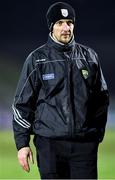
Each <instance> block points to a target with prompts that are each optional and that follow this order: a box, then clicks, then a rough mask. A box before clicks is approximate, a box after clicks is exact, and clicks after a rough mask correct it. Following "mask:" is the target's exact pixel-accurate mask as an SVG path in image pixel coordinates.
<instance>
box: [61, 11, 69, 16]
mask: <svg viewBox="0 0 115 180" xmlns="http://www.w3.org/2000/svg"><path fill="white" fill-rule="evenodd" d="M61 13H62V16H64V17H67V16H68V10H67V9H61Z"/></svg>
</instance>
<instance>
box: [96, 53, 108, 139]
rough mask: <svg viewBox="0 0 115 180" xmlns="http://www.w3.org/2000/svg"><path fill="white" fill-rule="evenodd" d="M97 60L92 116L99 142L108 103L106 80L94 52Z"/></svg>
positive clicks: (102, 132)
mask: <svg viewBox="0 0 115 180" xmlns="http://www.w3.org/2000/svg"><path fill="white" fill-rule="evenodd" d="M95 58H96V61H97V64H98V65H97V76H96V81H95V85H94V103H93V104H94V115H95V116H94V118H95V123H96V126H97V128H98V130H99V141H100V142H101V141H102V140H103V137H104V133H105V127H106V122H107V113H108V105H109V92H108V88H107V84H106V81H105V79H104V76H103V72H102V69H101V65H100V62H99V59H98V56H97V54H96V53H95Z"/></svg>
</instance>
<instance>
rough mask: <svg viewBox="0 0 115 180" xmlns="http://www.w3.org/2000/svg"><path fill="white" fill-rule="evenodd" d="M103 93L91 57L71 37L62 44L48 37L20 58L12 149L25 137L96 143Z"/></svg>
mask: <svg viewBox="0 0 115 180" xmlns="http://www.w3.org/2000/svg"><path fill="white" fill-rule="evenodd" d="M108 104H109V95H108V90H107V85H106V82H105V80H104V77H103V74H102V70H101V67H100V62H99V60H98V57H97V54H96V53H95V51H94V50H92V49H91V48H89V47H86V46H83V45H80V44H78V43H76V42H75V41H74V39H73V40H72V41H71V42H70V43H69V44H67V45H62V44H60V43H56V42H55V41H54V40H53V39H52V38H51V36H50V35H49V38H48V41H47V43H46V44H45V45H43V46H41V47H39V48H38V49H36V50H35V51H33V52H32V53H31V54H30V55H29V56H28V58H27V59H26V61H25V63H24V66H23V69H22V73H21V76H20V79H19V83H18V86H17V90H16V94H15V98H14V103H13V106H12V108H13V131H14V137H15V142H16V146H17V149H20V148H22V147H25V146H29V141H30V135H31V134H32V133H33V134H39V135H40V136H44V137H49V138H55V139H77V140H78V141H98V142H101V141H102V139H103V137H104V132H105V125H106V121H107V109H108Z"/></svg>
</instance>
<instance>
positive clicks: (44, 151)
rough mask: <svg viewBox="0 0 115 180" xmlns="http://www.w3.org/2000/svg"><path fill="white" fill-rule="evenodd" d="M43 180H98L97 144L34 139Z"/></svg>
mask: <svg viewBox="0 0 115 180" xmlns="http://www.w3.org/2000/svg"><path fill="white" fill-rule="evenodd" d="M34 143H35V146H36V152H37V162H38V167H39V171H40V175H41V179H97V152H98V143H97V142H78V141H76V140H66V141H65V140H54V139H50V138H45V137H41V136H38V135H37V136H36V137H35V139H34Z"/></svg>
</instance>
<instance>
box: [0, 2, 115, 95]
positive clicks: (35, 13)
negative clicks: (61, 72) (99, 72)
mask: <svg viewBox="0 0 115 180" xmlns="http://www.w3.org/2000/svg"><path fill="white" fill-rule="evenodd" d="M54 2H57V1H56V0H54V1H53V0H29V1H24V0H23V1H21V0H20V1H18V0H17V1H13V0H10V1H6V0H4V1H1V4H0V57H7V58H6V63H7V61H10V60H11V59H12V61H14V60H15V61H17V63H23V62H24V60H25V58H26V57H27V56H28V54H29V53H30V52H31V51H33V50H34V49H35V48H37V47H38V46H40V45H42V44H44V43H45V42H46V41H47V36H48V33H49V31H48V27H47V23H46V17H45V15H46V12H47V9H48V7H49V6H50V5H51V4H52V3H54ZM64 2H68V3H70V4H71V5H72V6H73V7H74V9H75V11H76V24H75V39H76V41H77V42H79V43H81V44H84V45H87V46H90V47H92V48H93V49H95V51H96V52H97V53H98V55H99V57H100V61H101V64H102V69H103V72H104V75H105V78H106V80H107V83H108V87H109V89H110V93H111V94H115V83H114V78H113V77H114V76H115V74H114V72H115V62H114V61H115V60H114V59H115V1H114V0H65V1H64Z"/></svg>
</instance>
